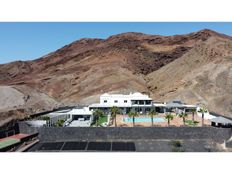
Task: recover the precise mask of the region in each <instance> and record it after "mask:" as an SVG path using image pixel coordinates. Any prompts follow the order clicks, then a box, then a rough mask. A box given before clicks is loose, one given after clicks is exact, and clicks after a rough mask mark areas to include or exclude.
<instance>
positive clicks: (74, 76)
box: [0, 29, 232, 115]
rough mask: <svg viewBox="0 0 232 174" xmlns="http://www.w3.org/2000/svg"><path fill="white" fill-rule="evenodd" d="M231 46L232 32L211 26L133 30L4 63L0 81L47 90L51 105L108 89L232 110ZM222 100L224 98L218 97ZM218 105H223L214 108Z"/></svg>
mask: <svg viewBox="0 0 232 174" xmlns="http://www.w3.org/2000/svg"><path fill="white" fill-rule="evenodd" d="M231 50H232V38H231V37H230V36H226V35H224V34H220V33H217V32H215V31H212V30H208V29H204V30H200V31H199V32H193V33H188V34H185V35H174V36H159V35H147V34H143V33H135V32H128V33H122V34H118V35H113V36H110V37H108V38H106V39H92V38H91V39H86V38H83V39H80V40H78V41H74V42H72V43H71V44H68V45H65V46H64V47H62V48H60V49H58V50H56V51H54V52H52V53H49V54H47V55H45V56H43V57H41V58H39V59H35V60H32V61H17V62H11V63H8V64H2V65H0V85H1V86H10V87H16V88H17V87H18V88H19V87H22V86H24V88H25V89H35V90H37V91H36V93H43V94H45V95H46V97H45V96H43V97H45V98H44V100H48V98H50V99H52V100H51V102H50V103H51V107H55V106H58V103H60V105H68V104H77V103H85V104H88V103H91V102H95V101H97V100H98V97H99V95H100V94H102V93H104V92H113V93H115V92H118V93H119V92H120V93H128V92H130V91H132V92H133V91H140V92H147V93H150V94H151V96H153V97H154V99H155V100H171V99H175V98H180V99H183V100H185V101H186V102H194V103H202V104H204V105H206V106H207V107H209V108H210V109H211V110H212V111H215V112H218V111H220V112H221V113H223V114H227V115H228V114H229V115H230V114H231V113H232V102H231V99H230V97H231V96H230V94H227V93H228V92H230V90H225V89H230V87H231V88H232V85H231V83H230V81H229V79H230V77H231V71H230V68H231V58H232V51H231ZM216 65H217V67H216ZM210 66H211V67H210ZM214 66H215V69H217V71H218V73H216V72H214V69H212V67H214ZM201 68H204V71H203V70H202V69H201ZM221 70H222V71H221ZM227 71H228V72H227ZM193 72H195V74H193ZM204 73H205V74H212V76H213V75H214V76H215V79H210V78H211V77H210V76H209V75H207V76H206V75H205V74H204ZM223 73H224V74H223ZM165 74H168V75H165ZM196 74H199V75H198V76H196ZM218 76H220V78H219V81H220V79H223V80H221V84H220V83H219V82H217V81H218V80H216V79H217V78H218ZM191 78H192V80H189V79H191ZM201 78H205V83H206V84H207V83H210V84H211V85H212V86H213V89H214V91H215V94H216V95H215V96H216V97H215V98H214V99H213V98H212V97H211V96H210V95H212V93H213V91H211V94H210V95H208V94H207V95H205V94H203V93H202V92H201V91H202V90H205V91H207V89H206V88H205V84H204V83H202V82H201V81H200V80H199V79H201ZM214 80H215V83H214ZM192 81H193V82H194V83H195V84H193V82H192ZM169 82H171V84H170V83H169ZM218 83H219V84H218ZM183 86H184V87H183ZM206 86H207V85H206ZM187 89H188V90H187ZM223 91H224V92H223ZM182 93H183V95H184V94H185V96H183V95H181V94H182ZM174 94H176V95H174ZM177 94H178V95H177ZM40 95H41V94H38V95H36V96H40ZM220 95H221V96H224V97H225V98H223V99H221V98H220ZM199 96H200V97H199ZM226 96H227V97H226ZM50 99H49V100H50ZM219 99H220V101H222V102H221V103H220V102H216V101H217V100H219ZM42 100H43V98H42ZM203 101H204V102H203ZM223 101H224V103H223ZM45 103H46V102H45ZM218 104H219V105H220V107H221V108H222V109H217V108H216V109H215V106H216V105H218ZM223 104H225V106H223ZM27 105H28V104H25V105H23V106H16V108H27ZM53 105H54V106H53ZM33 107H35V108H36V104H35V105H33ZM225 107H226V108H225ZM0 109H1V108H0ZM12 109H14V108H12ZM38 109H43V106H42V105H41V106H40V107H38ZM223 110H225V111H223Z"/></svg>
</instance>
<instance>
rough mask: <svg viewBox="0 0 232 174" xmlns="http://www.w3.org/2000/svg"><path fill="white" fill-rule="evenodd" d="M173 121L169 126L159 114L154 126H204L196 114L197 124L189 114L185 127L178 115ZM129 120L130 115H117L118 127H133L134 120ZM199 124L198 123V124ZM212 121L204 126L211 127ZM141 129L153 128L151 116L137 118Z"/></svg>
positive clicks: (163, 115)
mask: <svg viewBox="0 0 232 174" xmlns="http://www.w3.org/2000/svg"><path fill="white" fill-rule="evenodd" d="M173 115H174V117H173V120H170V125H168V121H167V119H166V118H165V114H163V113H159V114H157V115H154V117H153V126H159V127H167V126H172V127H173V126H174V127H175V126H176V127H181V126H195V127H200V126H202V119H201V117H199V116H197V115H196V114H195V116H194V121H195V123H196V124H194V123H193V121H192V114H188V115H187V117H186V118H185V125H184V123H183V119H182V118H180V117H178V116H177V115H175V114H173ZM128 118H129V116H128V115H117V117H116V122H117V126H118V127H133V121H131V120H132V118H130V120H129V121H127V119H128ZM197 122H198V123H197ZM210 125H211V121H210V120H209V119H204V126H210ZM114 126H115V121H113V123H112V125H110V127H114ZM134 126H139V127H150V126H152V122H151V117H150V116H149V115H139V116H138V117H135V125H134Z"/></svg>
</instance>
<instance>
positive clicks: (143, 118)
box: [123, 117, 165, 123]
mask: <svg viewBox="0 0 232 174" xmlns="http://www.w3.org/2000/svg"><path fill="white" fill-rule="evenodd" d="M123 122H125V123H132V122H133V118H129V117H125V118H123ZM139 122H145V123H151V118H148V117H137V118H135V123H139ZM153 122H154V123H155V122H156V123H158V122H165V119H164V118H153Z"/></svg>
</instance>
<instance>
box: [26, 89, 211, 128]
mask: <svg viewBox="0 0 232 174" xmlns="http://www.w3.org/2000/svg"><path fill="white" fill-rule="evenodd" d="M113 106H116V107H118V108H119V112H120V113H119V114H121V115H126V114H128V113H129V112H130V111H131V110H133V111H135V112H137V113H139V114H141V115H145V114H148V113H149V111H150V110H151V109H153V110H155V111H156V112H158V113H166V112H175V113H176V114H179V113H181V112H186V113H188V112H192V110H193V109H195V110H197V115H198V116H199V117H201V113H199V112H198V110H199V106H197V105H187V104H185V103H183V102H181V101H179V100H174V101H171V102H155V101H153V100H152V98H150V97H149V96H148V95H146V94H142V93H139V92H135V93H130V94H108V93H105V94H102V95H101V96H100V102H99V103H94V104H90V105H89V106H86V107H75V108H72V109H66V110H60V111H55V112H51V113H49V114H46V115H42V116H40V119H37V120H29V121H26V122H27V123H28V124H29V125H31V126H34V127H41V126H56V123H57V122H58V121H59V120H61V119H62V120H64V121H65V122H64V124H63V126H66V127H90V126H91V124H92V123H93V121H94V116H93V112H94V111H95V110H97V109H101V110H103V111H104V113H105V114H106V115H108V123H109V120H110V117H109V115H110V109H111V108H112V107H113ZM43 117H47V118H46V119H43ZM48 117H49V118H48ZM213 118H215V116H213V115H211V114H209V113H208V112H207V113H205V119H213Z"/></svg>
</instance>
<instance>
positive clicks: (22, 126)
mask: <svg viewBox="0 0 232 174" xmlns="http://www.w3.org/2000/svg"><path fill="white" fill-rule="evenodd" d="M18 127H19V131H20V133H22V134H35V133H38V132H39V128H38V127H31V126H29V125H27V124H26V123H25V122H19V123H18Z"/></svg>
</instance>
